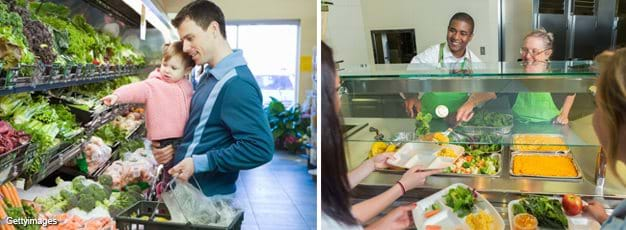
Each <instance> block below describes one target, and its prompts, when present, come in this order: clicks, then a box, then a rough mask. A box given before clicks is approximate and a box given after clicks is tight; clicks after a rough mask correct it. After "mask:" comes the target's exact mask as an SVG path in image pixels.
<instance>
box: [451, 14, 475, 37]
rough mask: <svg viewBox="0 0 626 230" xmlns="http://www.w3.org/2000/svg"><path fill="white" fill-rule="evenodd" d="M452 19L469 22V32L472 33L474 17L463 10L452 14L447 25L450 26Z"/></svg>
mask: <svg viewBox="0 0 626 230" xmlns="http://www.w3.org/2000/svg"><path fill="white" fill-rule="evenodd" d="M454 20H458V21H463V22H465V23H467V24H470V25H471V26H472V31H470V32H471V33H472V34H473V33H474V19H473V18H472V16H470V15H469V14H467V13H465V12H458V13H456V14H454V15H452V18H450V22H448V27H450V26H451V25H452V21H454Z"/></svg>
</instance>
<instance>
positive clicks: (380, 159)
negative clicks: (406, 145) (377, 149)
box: [369, 152, 394, 169]
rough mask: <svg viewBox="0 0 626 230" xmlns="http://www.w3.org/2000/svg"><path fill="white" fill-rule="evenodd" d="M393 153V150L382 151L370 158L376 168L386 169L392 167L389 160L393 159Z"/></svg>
mask: <svg viewBox="0 0 626 230" xmlns="http://www.w3.org/2000/svg"><path fill="white" fill-rule="evenodd" d="M393 154H394V153H393V152H388V153H381V154H378V155H376V156H375V157H373V158H370V159H369V160H370V161H372V163H373V164H374V169H386V168H389V167H391V165H389V164H387V160H388V159H393V158H394V156H393Z"/></svg>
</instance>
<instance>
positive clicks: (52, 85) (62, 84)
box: [0, 74, 131, 96]
mask: <svg viewBox="0 0 626 230" xmlns="http://www.w3.org/2000/svg"><path fill="white" fill-rule="evenodd" d="M127 75H131V74H127ZM122 76H126V75H121V74H120V75H117V74H116V75H112V76H107V77H94V78H89V79H70V80H60V81H55V82H47V83H43V84H39V85H33V86H19V87H13V88H8V89H2V90H0V96H4V95H9V94H15V93H22V92H32V91H47V90H51V89H58V88H66V87H70V86H76V85H84V84H89V83H96V82H101V81H107V80H113V79H115V78H118V77H122Z"/></svg>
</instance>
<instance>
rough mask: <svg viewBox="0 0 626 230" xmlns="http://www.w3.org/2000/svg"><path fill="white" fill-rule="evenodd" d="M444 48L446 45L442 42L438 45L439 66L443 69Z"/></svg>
mask: <svg viewBox="0 0 626 230" xmlns="http://www.w3.org/2000/svg"><path fill="white" fill-rule="evenodd" d="M445 47H446V43H445V42H442V43H441V44H439V66H440V67H441V68H443V48H445Z"/></svg>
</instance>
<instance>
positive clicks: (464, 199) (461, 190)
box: [444, 186, 476, 218]
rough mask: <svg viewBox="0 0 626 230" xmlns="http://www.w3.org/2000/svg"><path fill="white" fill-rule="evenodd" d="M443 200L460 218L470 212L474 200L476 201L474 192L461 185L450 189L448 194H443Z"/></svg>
mask: <svg viewBox="0 0 626 230" xmlns="http://www.w3.org/2000/svg"><path fill="white" fill-rule="evenodd" d="M444 200H445V202H446V205H447V206H448V207H450V208H452V210H453V211H454V213H455V214H456V215H457V216H458V217H460V218H463V217H465V216H467V215H469V214H470V213H472V209H473V208H474V202H476V198H475V197H474V193H473V192H472V191H471V190H470V189H468V188H465V187H462V186H458V187H456V188H452V189H450V190H449V191H448V194H446V195H445V196H444Z"/></svg>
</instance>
